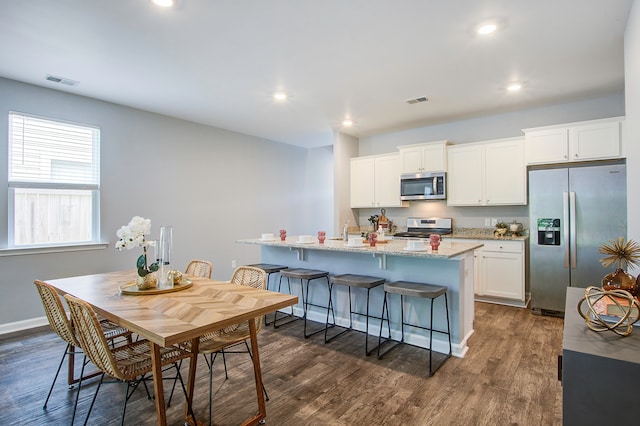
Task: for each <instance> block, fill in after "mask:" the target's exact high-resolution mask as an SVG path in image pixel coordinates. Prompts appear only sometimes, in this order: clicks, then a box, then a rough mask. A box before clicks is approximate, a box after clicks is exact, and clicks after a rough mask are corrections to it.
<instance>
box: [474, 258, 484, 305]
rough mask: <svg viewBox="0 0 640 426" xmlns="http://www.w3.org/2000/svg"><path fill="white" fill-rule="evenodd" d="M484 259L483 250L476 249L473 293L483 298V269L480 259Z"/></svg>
mask: <svg viewBox="0 0 640 426" xmlns="http://www.w3.org/2000/svg"><path fill="white" fill-rule="evenodd" d="M481 258H482V249H475V250H474V251H473V293H474V294H477V295H479V296H482V295H483V294H484V293H483V288H482V285H481V281H482V269H481V265H480V259H481Z"/></svg>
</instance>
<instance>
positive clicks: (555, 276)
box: [528, 163, 627, 316]
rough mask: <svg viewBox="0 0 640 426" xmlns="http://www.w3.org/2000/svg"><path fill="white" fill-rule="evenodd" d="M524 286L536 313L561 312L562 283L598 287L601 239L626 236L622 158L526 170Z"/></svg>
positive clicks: (565, 286)
mask: <svg viewBox="0 0 640 426" xmlns="http://www.w3.org/2000/svg"><path fill="white" fill-rule="evenodd" d="M529 224H530V229H531V231H530V238H529V274H528V275H529V286H530V291H531V308H532V309H533V312H534V313H536V314H544V315H558V316H561V315H563V313H564V310H565V294H566V288H567V287H568V286H571V287H588V286H591V285H593V286H598V287H600V286H601V279H602V277H603V276H604V275H606V274H607V273H608V272H610V271H608V270H607V269H605V268H603V267H602V265H601V264H600V258H602V257H603V255H602V254H600V253H599V252H598V250H599V248H600V246H601V245H602V243H606V242H608V241H609V240H613V239H616V238H618V237H625V238H626V235H627V182H626V170H625V164H624V163H607V164H602V163H594V164H589V165H576V166H574V167H557V168H545V169H537V168H532V169H530V170H529Z"/></svg>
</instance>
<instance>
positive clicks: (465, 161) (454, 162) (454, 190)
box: [447, 145, 484, 206]
mask: <svg viewBox="0 0 640 426" xmlns="http://www.w3.org/2000/svg"><path fill="white" fill-rule="evenodd" d="M483 157H484V147H483V146H477V145H476V146H469V147H465V146H459V147H451V148H449V150H448V152H447V163H448V170H449V172H448V173H447V193H448V195H447V205H449V206H479V205H482V203H483V200H484V194H483V185H484V182H483V163H484V159H483Z"/></svg>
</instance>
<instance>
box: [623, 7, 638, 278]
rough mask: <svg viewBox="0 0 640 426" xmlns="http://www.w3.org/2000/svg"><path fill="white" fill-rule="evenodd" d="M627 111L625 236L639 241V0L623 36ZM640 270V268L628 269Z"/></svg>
mask: <svg viewBox="0 0 640 426" xmlns="http://www.w3.org/2000/svg"><path fill="white" fill-rule="evenodd" d="M624 65H625V67H624V74H625V102H626V111H627V114H626V115H627V141H628V143H627V193H628V196H627V238H629V239H633V240H635V241H640V216H639V215H638V212H639V211H640V196H639V195H640V190H638V182H640V2H639V1H638V0H635V1H634V2H633V6H632V8H631V12H630V13H629V19H628V21H627V29H626V32H625V37H624ZM632 273H634V274H638V273H640V268H637V269H636V270H635V271H632Z"/></svg>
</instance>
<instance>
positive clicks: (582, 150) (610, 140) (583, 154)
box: [569, 121, 622, 161]
mask: <svg viewBox="0 0 640 426" xmlns="http://www.w3.org/2000/svg"><path fill="white" fill-rule="evenodd" d="M569 144H570V145H569V146H570V152H571V161H584V160H597V159H605V158H619V157H621V156H622V152H621V151H622V150H621V143H620V122H619V121H614V122H608V123H607V122H605V123H597V124H590V125H583V126H576V127H571V128H569Z"/></svg>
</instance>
